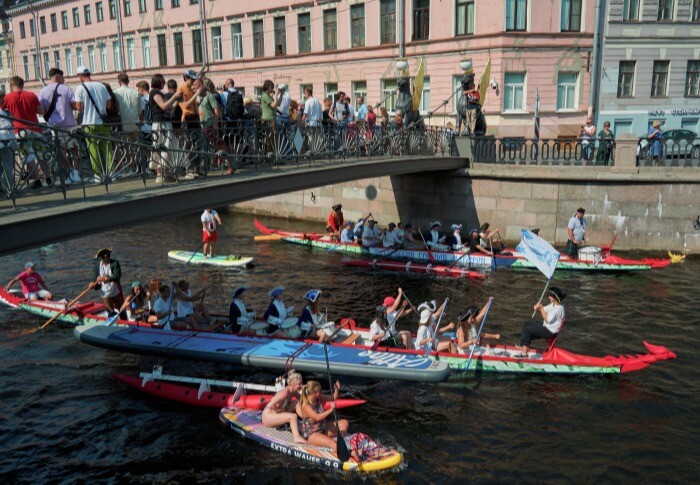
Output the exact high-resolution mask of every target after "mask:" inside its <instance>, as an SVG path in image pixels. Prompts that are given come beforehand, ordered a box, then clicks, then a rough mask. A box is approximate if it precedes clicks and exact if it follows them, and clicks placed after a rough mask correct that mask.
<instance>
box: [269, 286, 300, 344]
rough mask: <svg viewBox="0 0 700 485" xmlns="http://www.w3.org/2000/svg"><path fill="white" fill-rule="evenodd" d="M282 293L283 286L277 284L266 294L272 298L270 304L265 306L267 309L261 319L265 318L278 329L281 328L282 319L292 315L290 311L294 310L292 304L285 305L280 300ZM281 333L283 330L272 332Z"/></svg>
mask: <svg viewBox="0 0 700 485" xmlns="http://www.w3.org/2000/svg"><path fill="white" fill-rule="evenodd" d="M283 293H284V286H277V287H275V288H273V289H271V290H270V291H269V292H268V293H267V295H268V296H269V297H270V298H272V301H271V302H270V306H269V307H267V311H266V312H265V314H264V315H263V320H266V321H267V323H269V324H270V325H272V326H273V329H274V327H277V328H279V329H280V330H281V329H282V325H283V324H284V321H285V320H286V319H287V318H289V317H290V316H291V315H292V311H294V306H293V305H292V306H290V307H285V306H284V302H283V301H282V294H283ZM282 333H285V332H284V331H282V332H280V333H278V332H276V331H275V332H274V334H279V335H281V334H282Z"/></svg>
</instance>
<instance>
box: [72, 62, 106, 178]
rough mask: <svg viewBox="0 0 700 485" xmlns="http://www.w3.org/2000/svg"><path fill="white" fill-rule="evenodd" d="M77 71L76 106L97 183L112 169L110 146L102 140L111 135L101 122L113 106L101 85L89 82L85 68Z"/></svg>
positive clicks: (88, 73) (87, 70)
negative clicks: (80, 117)
mask: <svg viewBox="0 0 700 485" xmlns="http://www.w3.org/2000/svg"><path fill="white" fill-rule="evenodd" d="M77 74H78V79H79V80H80V83H81V84H80V86H78V87H77V89H76V90H75V103H76V108H77V109H78V111H79V112H80V113H81V114H82V115H83V121H82V126H83V129H84V130H85V134H86V137H87V146H88V152H89V153H90V164H91V165H92V170H93V172H94V174H95V178H94V179H93V182H100V181H102V180H103V179H104V178H105V177H106V176H108V175H109V174H110V173H111V171H112V145H111V143H109V141H108V140H106V139H105V138H109V136H110V133H109V127H108V126H104V122H103V117H104V116H106V114H107V109H108V108H111V107H112V100H111V99H110V96H109V93H108V92H107V88H106V87H105V86H104V84H102V83H98V82H93V81H92V79H91V78H90V70H89V69H88V68H87V67H85V66H78V72H77ZM91 135H94V136H95V137H104V138H95V137H93V136H91Z"/></svg>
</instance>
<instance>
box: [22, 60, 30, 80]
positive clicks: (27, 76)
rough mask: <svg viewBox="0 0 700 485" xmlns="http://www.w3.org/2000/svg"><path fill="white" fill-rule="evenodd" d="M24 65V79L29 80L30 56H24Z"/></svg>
mask: <svg viewBox="0 0 700 485" xmlns="http://www.w3.org/2000/svg"><path fill="white" fill-rule="evenodd" d="M22 63H23V64H24V79H29V56H22Z"/></svg>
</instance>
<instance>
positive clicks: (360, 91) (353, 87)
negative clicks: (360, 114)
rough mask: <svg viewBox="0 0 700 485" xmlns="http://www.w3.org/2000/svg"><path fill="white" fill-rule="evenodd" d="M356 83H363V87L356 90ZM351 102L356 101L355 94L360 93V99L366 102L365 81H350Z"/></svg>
mask: <svg viewBox="0 0 700 485" xmlns="http://www.w3.org/2000/svg"><path fill="white" fill-rule="evenodd" d="M358 83H362V84H364V89H360V90H358V89H357V88H358V86H357V85H358ZM351 87H352V102H353V103H356V102H357V95H358V94H360V95H362V99H363V100H364V103H365V104H367V81H364V80H362V81H353V82H352V86H351Z"/></svg>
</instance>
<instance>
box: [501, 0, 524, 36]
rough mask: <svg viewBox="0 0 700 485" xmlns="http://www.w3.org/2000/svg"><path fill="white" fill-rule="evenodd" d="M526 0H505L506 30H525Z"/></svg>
mask: <svg viewBox="0 0 700 485" xmlns="http://www.w3.org/2000/svg"><path fill="white" fill-rule="evenodd" d="M526 19H527V0H506V30H507V31H510V30H516V31H523V30H527V20H526Z"/></svg>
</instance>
